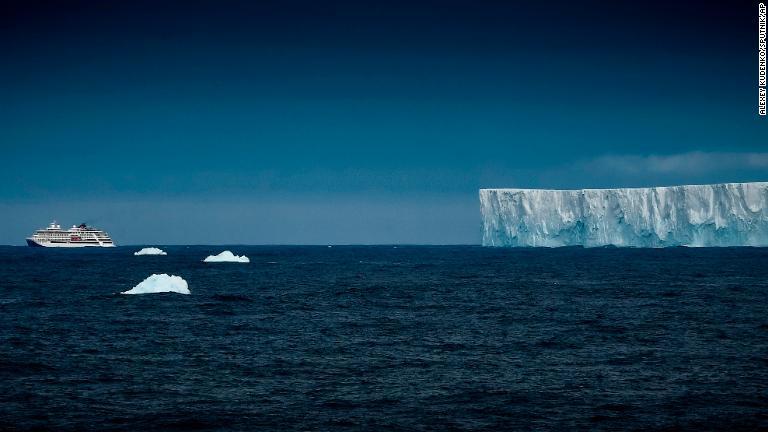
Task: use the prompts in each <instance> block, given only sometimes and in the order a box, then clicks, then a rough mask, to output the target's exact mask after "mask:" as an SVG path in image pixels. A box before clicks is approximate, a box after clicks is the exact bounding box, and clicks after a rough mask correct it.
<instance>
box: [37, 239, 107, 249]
mask: <svg viewBox="0 0 768 432" xmlns="http://www.w3.org/2000/svg"><path fill="white" fill-rule="evenodd" d="M27 245H28V246H31V247H47V248H80V247H115V244H114V243H96V242H47V241H40V240H35V239H31V238H28V239H27Z"/></svg>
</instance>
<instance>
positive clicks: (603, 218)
mask: <svg viewBox="0 0 768 432" xmlns="http://www.w3.org/2000/svg"><path fill="white" fill-rule="evenodd" d="M480 209H481V213H482V218H483V246H544V247H558V246H574V245H581V246H587V247H594V246H608V245H614V246H631V247H666V246H768V183H726V184H714V185H694V186H672V187H653V188H637V189H582V190H540V189H480Z"/></svg>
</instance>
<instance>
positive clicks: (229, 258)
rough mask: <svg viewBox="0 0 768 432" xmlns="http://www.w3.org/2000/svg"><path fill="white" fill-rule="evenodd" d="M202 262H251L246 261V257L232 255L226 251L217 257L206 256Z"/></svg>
mask: <svg viewBox="0 0 768 432" xmlns="http://www.w3.org/2000/svg"><path fill="white" fill-rule="evenodd" d="M203 262H207V263H213V262H237V263H247V262H251V260H249V259H248V257H247V256H245V255H243V256H238V255H235V254H233V253H232V252H230V251H228V250H226V251H224V252H222V253H220V254H218V255H208V257H207V258H206V259H204V260H203Z"/></svg>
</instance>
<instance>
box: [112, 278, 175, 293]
mask: <svg viewBox="0 0 768 432" xmlns="http://www.w3.org/2000/svg"><path fill="white" fill-rule="evenodd" d="M161 292H175V293H179V294H189V293H190V292H189V287H188V286H187V281H185V280H184V279H182V278H181V277H180V276H168V275H167V274H165V273H163V274H153V275H152V276H150V277H148V278H146V279H144V280H143V281H142V282H141V283H140V284H138V285H136V286H135V287H133V289H131V290H129V291H125V292H122V293H121V294H153V293H161Z"/></svg>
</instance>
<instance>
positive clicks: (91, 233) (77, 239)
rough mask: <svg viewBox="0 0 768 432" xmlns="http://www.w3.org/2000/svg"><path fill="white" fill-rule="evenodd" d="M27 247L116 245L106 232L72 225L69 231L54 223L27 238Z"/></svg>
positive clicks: (84, 225) (85, 226)
mask: <svg viewBox="0 0 768 432" xmlns="http://www.w3.org/2000/svg"><path fill="white" fill-rule="evenodd" d="M27 245H29V246H32V247H87V246H94V247H114V246H115V244H114V243H113V242H112V239H111V238H110V237H109V234H107V233H106V232H104V231H102V230H100V229H97V228H94V227H89V226H87V225H86V224H84V223H83V224H80V225H72V228H70V229H68V230H63V229H61V225H59V224H57V223H56V221H53V222H51V223H50V225H48V227H47V228H42V229H39V230H37V231H35V233H34V234H33V235H32V237H28V238H27Z"/></svg>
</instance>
